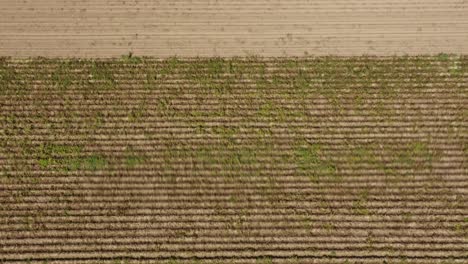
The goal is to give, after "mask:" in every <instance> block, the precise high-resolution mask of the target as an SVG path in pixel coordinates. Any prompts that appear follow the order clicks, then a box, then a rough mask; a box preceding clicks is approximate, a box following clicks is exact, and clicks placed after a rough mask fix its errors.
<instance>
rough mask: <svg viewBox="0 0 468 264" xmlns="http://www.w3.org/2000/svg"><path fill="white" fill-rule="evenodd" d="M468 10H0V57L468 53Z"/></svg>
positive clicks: (124, 5) (238, 2)
mask: <svg viewBox="0 0 468 264" xmlns="http://www.w3.org/2000/svg"><path fill="white" fill-rule="evenodd" d="M466 43H468V1H466V0H444V1H440V0H388V1H382V0H351V1H345V0H316V1H307V0H287V1H285V0H281V1H280V0H257V1H249V0H233V1H231V0H218V1H208V0H200V1H184V0H176V1H147V0H144V1H135V0H129V1H114V0H107V1H103V0H98V1H94V0H92V1H88V0H87V1H83V0H81V1H75V0H65V1H59V0H25V1H15V0H0V56H15V57H25V56H26V57H27V56H53V57H55V56H65V57H69V56H74V57H109V56H121V55H122V54H128V53H129V52H130V51H131V52H133V53H134V54H136V55H138V56H142V55H152V56H157V57H167V56H174V55H178V56H245V55H262V56H278V55H280V56H302V55H304V54H310V55H324V54H334V55H361V54H372V55H393V54H400V55H401V54H435V53H440V52H444V53H468V45H467V44H466Z"/></svg>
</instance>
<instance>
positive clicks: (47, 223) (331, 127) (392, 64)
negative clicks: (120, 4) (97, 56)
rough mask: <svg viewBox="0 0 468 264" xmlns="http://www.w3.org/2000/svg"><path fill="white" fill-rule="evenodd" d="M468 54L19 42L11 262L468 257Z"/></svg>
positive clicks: (0, 62) (10, 91)
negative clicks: (270, 53) (216, 53)
mask: <svg viewBox="0 0 468 264" xmlns="http://www.w3.org/2000/svg"><path fill="white" fill-rule="evenodd" d="M467 62H468V58H467V57H466V56H454V55H440V56H438V57H427V56H423V57H404V58H403V57H386V58H378V57H356V58H339V57H325V58H309V59H290V58H282V59H262V58H248V59H219V58H217V59H195V58H194V59H186V60H181V59H177V58H171V59H167V60H156V59H151V58H138V57H136V58H122V59H119V60H51V59H41V58H37V59H29V60H13V59H6V58H2V59H0V86H1V88H2V89H1V90H0V110H1V111H0V113H1V115H0V140H1V141H0V168H1V170H0V176H1V177H0V204H1V207H0V261H4V262H6V263H15V262H24V261H28V260H31V261H32V263H41V262H42V261H48V263H94V262H93V261H101V262H99V263H112V261H114V262H115V261H128V263H133V262H134V261H141V263H145V261H148V263H150V261H153V262H151V263H171V262H169V260H171V259H173V260H176V261H178V262H177V263H192V262H190V261H194V260H196V259H198V260H200V261H202V263H217V262H222V263H258V262H260V263H279V262H281V263H342V262H343V261H345V260H349V261H354V262H359V263H380V262H378V261H379V260H381V259H386V260H387V261H389V263H390V262H397V261H400V260H402V259H404V260H406V261H410V262H411V263H439V262H442V261H445V260H451V261H453V262H454V263H458V262H459V263H462V262H463V261H466V260H467V258H468V255H467V254H466V252H467V250H468V248H467V246H466V245H467V227H468V226H467V215H468V206H467V204H468V197H467V195H468V180H467V177H466V175H467V158H468V156H467V155H468V136H467V135H468V123H467V118H468V117H467V113H468V112H467V107H466V106H467V105H468V85H467V80H468V70H467V67H466V66H467ZM216 261H217V262H216ZM262 261H263V262H262ZM340 261H341V262H340ZM122 263H125V262H122Z"/></svg>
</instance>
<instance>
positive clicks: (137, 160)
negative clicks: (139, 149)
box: [125, 155, 145, 168]
mask: <svg viewBox="0 0 468 264" xmlns="http://www.w3.org/2000/svg"><path fill="white" fill-rule="evenodd" d="M144 161H145V158H144V157H142V156H137V155H130V156H127V157H126V158H125V165H126V166H127V167H129V168H134V167H136V166H137V165H140V164H142V163H143V162H144Z"/></svg>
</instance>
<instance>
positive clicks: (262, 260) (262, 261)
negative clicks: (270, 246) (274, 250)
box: [255, 257, 273, 264]
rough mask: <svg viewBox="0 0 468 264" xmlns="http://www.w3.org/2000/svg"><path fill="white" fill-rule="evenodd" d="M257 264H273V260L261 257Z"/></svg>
mask: <svg viewBox="0 0 468 264" xmlns="http://www.w3.org/2000/svg"><path fill="white" fill-rule="evenodd" d="M255 263H257V264H273V260H272V259H271V258H270V257H261V258H257V259H256V260H255Z"/></svg>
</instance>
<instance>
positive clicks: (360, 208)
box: [353, 190, 371, 215]
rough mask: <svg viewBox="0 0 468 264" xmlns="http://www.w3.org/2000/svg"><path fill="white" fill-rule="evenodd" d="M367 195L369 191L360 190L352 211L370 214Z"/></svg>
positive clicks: (359, 213)
mask: <svg viewBox="0 0 468 264" xmlns="http://www.w3.org/2000/svg"><path fill="white" fill-rule="evenodd" d="M368 197H369V192H368V191H367V190H366V191H362V192H361V193H360V194H359V198H358V199H357V200H356V201H355V202H354V203H353V211H354V212H355V213H356V214H358V215H370V214H371V213H370V211H369V209H367V206H366V204H367V199H368Z"/></svg>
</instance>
